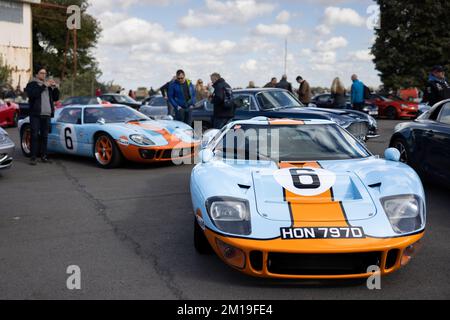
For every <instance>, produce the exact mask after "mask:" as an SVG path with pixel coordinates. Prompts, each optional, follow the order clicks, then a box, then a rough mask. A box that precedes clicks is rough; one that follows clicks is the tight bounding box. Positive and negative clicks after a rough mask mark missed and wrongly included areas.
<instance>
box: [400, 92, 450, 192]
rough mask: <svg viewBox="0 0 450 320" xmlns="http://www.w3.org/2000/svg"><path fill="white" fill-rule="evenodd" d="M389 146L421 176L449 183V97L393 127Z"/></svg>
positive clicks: (449, 184) (448, 184)
mask: <svg viewBox="0 0 450 320" xmlns="http://www.w3.org/2000/svg"><path fill="white" fill-rule="evenodd" d="M391 147H393V148H397V149H398V150H399V151H400V154H401V161H402V162H404V163H407V164H409V165H410V166H411V167H413V168H414V169H416V171H417V172H418V173H419V174H420V175H421V176H422V177H426V178H428V179H430V180H433V181H439V182H441V183H443V184H445V185H447V186H450V99H449V100H445V101H442V102H439V103H438V104H436V105H435V106H434V107H433V108H431V109H430V110H429V111H427V112H425V113H424V114H423V115H421V116H420V117H419V118H418V119H417V120H415V121H414V122H407V123H401V124H399V125H398V126H397V127H396V128H395V133H394V135H393V136H392V139H391Z"/></svg>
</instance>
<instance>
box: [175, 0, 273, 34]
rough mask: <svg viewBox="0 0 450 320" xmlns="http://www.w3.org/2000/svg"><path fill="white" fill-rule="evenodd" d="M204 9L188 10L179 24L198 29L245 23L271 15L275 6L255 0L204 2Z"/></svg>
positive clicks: (209, 0) (208, 0) (206, 0)
mask: <svg viewBox="0 0 450 320" xmlns="http://www.w3.org/2000/svg"><path fill="white" fill-rule="evenodd" d="M205 5H206V6H205V7H203V8H201V9H199V10H189V12H188V15H187V16H184V17H183V18H181V20H180V22H179V24H180V26H182V27H184V28H200V27H206V26H211V25H224V24H229V23H245V22H248V21H250V20H253V19H255V18H257V17H260V16H263V15H266V14H269V13H272V12H273V10H274V9H275V5H273V4H270V3H266V2H258V1H256V0H228V1H218V0H205Z"/></svg>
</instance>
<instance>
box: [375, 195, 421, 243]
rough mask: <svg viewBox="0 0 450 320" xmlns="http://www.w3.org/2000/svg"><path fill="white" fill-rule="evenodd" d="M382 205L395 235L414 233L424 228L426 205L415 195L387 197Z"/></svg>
mask: <svg viewBox="0 0 450 320" xmlns="http://www.w3.org/2000/svg"><path fill="white" fill-rule="evenodd" d="M381 203H382V204H383V208H384V211H385V212H386V215H387V217H388V218H389V221H390V222H391V225H392V228H393V229H394V231H395V233H398V234H405V233H412V232H415V231H418V230H420V229H422V228H423V226H424V223H425V219H424V212H423V211H424V205H423V203H422V201H421V200H420V198H419V197H417V196H415V195H403V196H394V197H386V198H383V199H381Z"/></svg>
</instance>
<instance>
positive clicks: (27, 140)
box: [20, 124, 31, 158]
mask: <svg viewBox="0 0 450 320" xmlns="http://www.w3.org/2000/svg"><path fill="white" fill-rule="evenodd" d="M20 147H21V149H22V153H23V155H24V156H25V157H26V158H30V157H31V126H30V125H29V124H26V125H24V126H23V127H22V129H21V130H20Z"/></svg>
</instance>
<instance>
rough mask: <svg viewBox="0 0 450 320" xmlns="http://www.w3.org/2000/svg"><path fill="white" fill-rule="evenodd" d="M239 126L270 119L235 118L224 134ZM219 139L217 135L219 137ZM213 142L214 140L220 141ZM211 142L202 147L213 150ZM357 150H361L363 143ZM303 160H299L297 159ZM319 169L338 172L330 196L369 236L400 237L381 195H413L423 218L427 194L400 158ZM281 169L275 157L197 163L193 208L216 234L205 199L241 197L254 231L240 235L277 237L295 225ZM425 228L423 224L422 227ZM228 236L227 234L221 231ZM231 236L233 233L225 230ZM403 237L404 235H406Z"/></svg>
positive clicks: (326, 165) (324, 164)
mask: <svg viewBox="0 0 450 320" xmlns="http://www.w3.org/2000/svg"><path fill="white" fill-rule="evenodd" d="M309 123H311V124H329V123H331V122H329V121H323V120H312V121H310V122H309ZM238 124H259V125H267V124H268V121H267V120H266V121H264V120H263V119H262V118H261V119H258V120H249V121H237V122H233V123H231V124H229V125H228V126H227V129H225V130H224V131H223V132H222V136H223V135H225V134H226V132H227V131H228V130H229V129H231V128H233V127H234V126H235V125H238ZM218 140H219V139H218ZM218 140H216V141H218ZM214 148H215V142H214V141H213V142H211V143H210V144H209V145H208V146H206V148H205V150H206V149H210V150H214ZM361 148H364V147H363V146H362V145H361ZM299 160H301V159H299ZM319 164H320V165H321V166H322V168H323V169H325V170H328V171H331V172H333V173H334V174H336V177H337V179H336V183H335V184H334V186H333V187H332V191H333V194H334V200H335V201H340V202H341V203H342V206H343V208H344V210H345V213H346V216H347V219H348V223H349V224H350V225H351V226H358V227H363V229H364V231H365V233H366V235H367V236H371V237H383V238H389V237H398V236H399V235H398V234H396V233H395V232H394V230H393V228H392V226H391V224H390V222H389V220H388V218H387V215H386V214H385V212H384V209H383V206H382V204H381V202H380V199H381V198H383V197H388V196H396V195H407V194H412V195H417V196H418V197H419V198H420V199H421V201H422V203H423V205H424V208H423V215H424V217H423V218H424V221H426V217H425V212H426V208H425V194H424V190H423V187H422V183H421V180H420V178H419V177H418V175H417V174H416V173H415V171H414V170H413V169H412V168H410V167H409V166H407V165H405V164H403V163H401V162H393V161H387V160H384V159H380V158H379V157H377V156H370V157H368V158H362V159H356V160H337V161H319ZM277 170H279V167H278V164H277V163H275V162H273V161H256V160H226V159H225V160H224V159H222V158H218V157H216V158H214V159H213V160H212V161H209V162H206V163H200V164H198V165H197V166H196V167H195V168H194V169H193V171H192V175H191V196H192V203H193V208H194V210H198V209H200V210H201V211H202V217H203V220H204V223H205V226H206V227H207V228H209V229H210V230H212V231H214V232H217V233H219V234H224V233H223V232H222V231H220V230H218V229H217V228H216V227H215V225H214V223H213V222H212V221H211V219H210V217H209V215H208V213H207V209H206V205H205V203H206V200H207V199H209V198H211V197H233V198H238V199H245V200H247V201H248V203H249V205H250V211H251V223H252V233H251V234H250V235H249V236H240V237H242V238H250V239H273V238H278V237H280V228H283V227H290V226H291V225H292V224H293V221H292V219H291V214H290V211H289V204H288V203H287V202H286V201H285V200H284V199H285V198H284V193H283V187H282V186H281V185H280V184H279V183H278V182H277V181H276V180H275V178H274V175H273V173H274V172H276V171H277ZM424 229H425V225H424V226H423V229H422V230H418V231H423V230H424ZM225 235H227V234H225ZM228 235H229V236H233V235H231V234H228ZM405 236H406V234H405Z"/></svg>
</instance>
